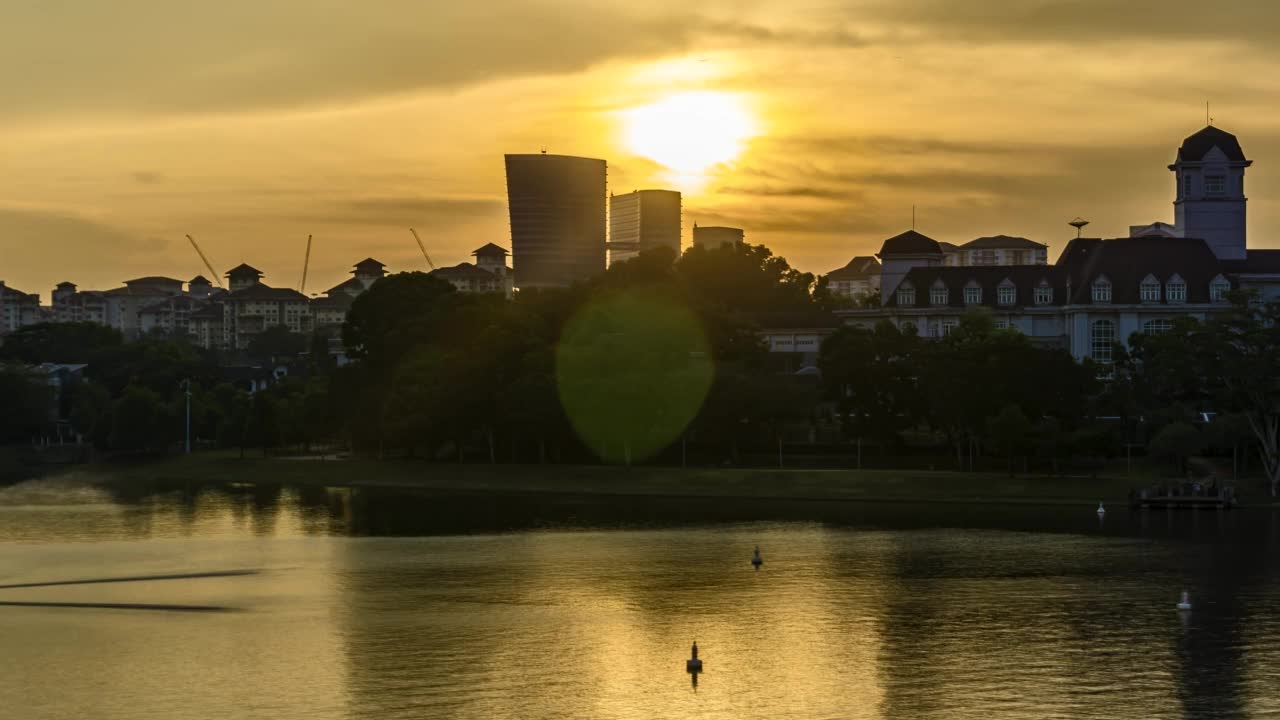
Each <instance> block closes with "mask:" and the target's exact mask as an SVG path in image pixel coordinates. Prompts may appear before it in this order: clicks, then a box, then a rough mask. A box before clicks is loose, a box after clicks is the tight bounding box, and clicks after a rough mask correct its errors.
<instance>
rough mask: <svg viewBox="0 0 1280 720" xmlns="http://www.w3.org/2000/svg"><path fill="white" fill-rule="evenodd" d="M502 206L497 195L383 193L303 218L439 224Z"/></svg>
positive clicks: (503, 209) (486, 215) (491, 212)
mask: <svg viewBox="0 0 1280 720" xmlns="http://www.w3.org/2000/svg"><path fill="white" fill-rule="evenodd" d="M506 208H507V203H506V200H503V199H498V198H458V197H423V196H409V197H404V196H386V197H372V198H362V199H359V200H352V201H348V202H342V203H338V204H336V205H333V206H326V207H325V209H324V210H320V211H317V212H315V213H304V215H305V217H306V218H307V219H313V220H322V221H325V222H334V223H344V224H354V225H403V226H405V227H410V226H414V225H420V226H424V227H440V226H445V225H454V224H458V223H462V222H467V221H470V220H474V219H476V218H490V217H493V216H494V215H500V214H502V213H504V212H506Z"/></svg>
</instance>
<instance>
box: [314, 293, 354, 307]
mask: <svg viewBox="0 0 1280 720" xmlns="http://www.w3.org/2000/svg"><path fill="white" fill-rule="evenodd" d="M355 300H356V299H355V298H354V297H351V296H350V295H348V294H346V293H343V292H340V293H334V294H332V295H329V296H327V297H320V298H314V299H312V301H311V307H313V308H321V309H324V310H346V309H348V308H350V307H351V303H353V302H355Z"/></svg>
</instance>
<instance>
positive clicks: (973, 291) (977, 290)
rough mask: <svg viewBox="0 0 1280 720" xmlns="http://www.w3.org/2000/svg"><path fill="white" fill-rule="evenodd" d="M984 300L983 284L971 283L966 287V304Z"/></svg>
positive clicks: (974, 303) (978, 302)
mask: <svg viewBox="0 0 1280 720" xmlns="http://www.w3.org/2000/svg"><path fill="white" fill-rule="evenodd" d="M981 302H982V286H981V285H976V284H972V283H971V284H970V285H968V286H967V287H965V289H964V304H965V305H978V304H980V303H981Z"/></svg>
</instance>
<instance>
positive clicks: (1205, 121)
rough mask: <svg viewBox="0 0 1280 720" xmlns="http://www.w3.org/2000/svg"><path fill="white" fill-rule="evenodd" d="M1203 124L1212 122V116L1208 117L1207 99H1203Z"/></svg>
mask: <svg viewBox="0 0 1280 720" xmlns="http://www.w3.org/2000/svg"><path fill="white" fill-rule="evenodd" d="M1204 124H1205V125H1206V126H1207V125H1212V124H1213V118H1211V117H1209V101H1208V100H1205V101H1204Z"/></svg>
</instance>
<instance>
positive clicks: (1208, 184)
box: [1204, 175, 1227, 195]
mask: <svg viewBox="0 0 1280 720" xmlns="http://www.w3.org/2000/svg"><path fill="white" fill-rule="evenodd" d="M1204 194H1205V195H1226V194H1227V179H1226V178H1224V177H1222V176H1221V175H1209V176H1207V177H1205V179H1204Z"/></svg>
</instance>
